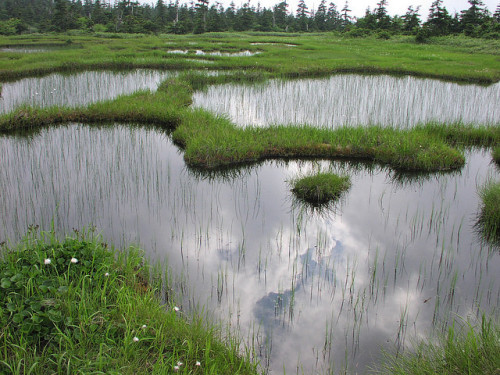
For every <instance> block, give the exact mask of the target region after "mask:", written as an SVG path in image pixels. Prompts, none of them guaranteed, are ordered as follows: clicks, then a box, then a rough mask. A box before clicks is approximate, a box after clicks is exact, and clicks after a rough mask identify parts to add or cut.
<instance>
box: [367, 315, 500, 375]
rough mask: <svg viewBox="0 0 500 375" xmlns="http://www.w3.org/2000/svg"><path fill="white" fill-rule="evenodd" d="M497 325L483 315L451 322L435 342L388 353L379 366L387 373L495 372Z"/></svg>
mask: <svg viewBox="0 0 500 375" xmlns="http://www.w3.org/2000/svg"><path fill="white" fill-rule="evenodd" d="M499 352H500V325H499V324H498V322H497V321H495V320H494V319H491V318H487V317H486V316H485V315H483V317H482V320H481V322H479V323H478V324H473V323H471V322H469V321H467V322H466V323H465V324H463V325H461V326H460V325H459V324H457V323H455V324H453V325H452V326H451V327H450V328H449V329H448V332H447V334H446V335H442V336H440V337H439V338H438V340H437V342H436V341H431V340H428V341H426V342H420V343H418V344H417V346H416V348H415V349H414V350H413V351H407V352H405V353H403V354H401V353H399V354H398V355H391V354H387V355H386V358H385V359H384V360H383V361H382V365H381V366H380V367H381V368H379V369H377V370H374V371H372V372H371V373H376V374H386V375H389V374H391V375H419V374H422V375H423V374H444V375H452V374H485V375H486V374H491V375H493V374H496V373H497V372H498V369H499V368H500V356H499V355H498V353H499Z"/></svg>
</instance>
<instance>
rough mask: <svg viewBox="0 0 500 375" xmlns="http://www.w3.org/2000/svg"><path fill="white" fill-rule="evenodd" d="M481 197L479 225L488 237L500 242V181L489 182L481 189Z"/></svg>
mask: <svg viewBox="0 0 500 375" xmlns="http://www.w3.org/2000/svg"><path fill="white" fill-rule="evenodd" d="M479 197H480V198H481V210H480V213H479V219H478V225H479V226H480V228H481V230H482V233H483V234H484V236H485V237H486V238H487V239H489V240H491V241H493V242H495V243H499V244H500V181H497V182H493V181H490V182H487V183H486V184H485V185H484V186H482V187H481V189H480V190H479Z"/></svg>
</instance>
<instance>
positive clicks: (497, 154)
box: [492, 147, 500, 165]
mask: <svg viewBox="0 0 500 375" xmlns="http://www.w3.org/2000/svg"><path fill="white" fill-rule="evenodd" d="M492 156H493V160H494V161H495V163H497V164H498V165H500V147H496V148H495V149H493V153H492Z"/></svg>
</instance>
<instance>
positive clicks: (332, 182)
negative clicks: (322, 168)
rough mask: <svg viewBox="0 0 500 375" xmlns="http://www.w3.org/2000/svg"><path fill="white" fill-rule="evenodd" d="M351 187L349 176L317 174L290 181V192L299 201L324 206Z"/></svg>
mask: <svg viewBox="0 0 500 375" xmlns="http://www.w3.org/2000/svg"><path fill="white" fill-rule="evenodd" d="M350 186H351V182H350V179H349V176H338V175H336V174H334V173H327V172H318V173H315V174H313V175H309V176H304V177H301V178H297V179H295V180H293V181H292V191H293V193H294V194H295V195H296V196H297V197H298V198H299V199H301V200H303V201H305V202H308V203H312V204H325V203H329V202H332V201H335V200H336V199H338V198H339V197H340V196H341V195H342V193H344V192H345V191H347V190H348V189H349V187H350Z"/></svg>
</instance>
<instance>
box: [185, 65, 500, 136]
mask: <svg viewBox="0 0 500 375" xmlns="http://www.w3.org/2000/svg"><path fill="white" fill-rule="evenodd" d="M193 102H194V103H193V106H194V107H201V108H205V109H208V110H210V111H213V112H216V113H218V114H225V115H227V116H229V118H231V120H233V121H234V122H235V123H237V124H238V125H240V126H269V125H271V124H309V125H314V126H318V127H326V128H336V127H339V126H342V125H350V126H356V125H370V124H377V125H383V126H396V127H403V128H406V127H412V126H414V125H416V124H417V123H419V122H428V121H439V122H452V121H462V122H464V123H474V124H498V123H500V106H499V105H498V103H500V83H497V84H494V85H491V86H488V87H482V86H477V85H464V84H456V83H450V82H442V81H438V80H431V79H422V78H414V77H400V78H398V77H391V76H383V75H380V76H368V75H366V76H363V75H354V74H343V75H336V76H332V77H329V78H323V79H301V80H294V81H290V80H288V81H283V80H272V81H270V82H268V83H264V84H256V85H237V84H226V85H218V86H213V87H210V88H208V89H207V90H206V91H203V92H196V93H195V94H194V97H193Z"/></svg>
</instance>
